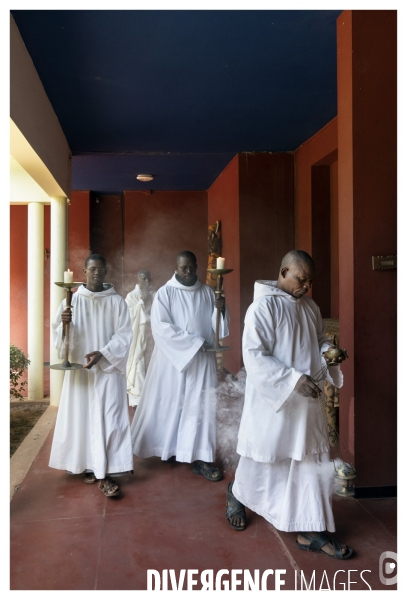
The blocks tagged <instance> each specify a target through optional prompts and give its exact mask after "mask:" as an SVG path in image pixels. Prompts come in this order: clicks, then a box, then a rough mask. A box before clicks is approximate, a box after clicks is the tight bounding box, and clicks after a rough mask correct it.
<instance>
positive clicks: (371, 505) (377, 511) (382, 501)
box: [358, 498, 397, 537]
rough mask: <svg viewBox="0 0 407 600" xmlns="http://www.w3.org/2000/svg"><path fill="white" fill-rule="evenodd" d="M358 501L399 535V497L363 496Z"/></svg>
mask: <svg viewBox="0 0 407 600" xmlns="http://www.w3.org/2000/svg"><path fill="white" fill-rule="evenodd" d="M358 502H359V504H360V505H361V506H363V508H364V509H365V510H367V511H368V512H369V513H370V514H371V515H372V516H373V517H375V518H376V519H377V520H378V521H380V523H381V524H382V525H383V526H384V527H386V529H387V530H388V531H389V533H391V534H392V535H393V536H394V537H397V498H363V499H362V498H361V499H358Z"/></svg>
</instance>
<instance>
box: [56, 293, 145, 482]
mask: <svg viewBox="0 0 407 600" xmlns="http://www.w3.org/2000/svg"><path fill="white" fill-rule="evenodd" d="M64 308H65V300H64V301H63V302H62V303H61V305H60V307H59V309H58V312H57V314H56V316H55V319H54V321H53V323H52V328H53V333H54V345H55V347H56V348H58V350H59V356H60V357H62V354H63V340H62V322H61V313H62V311H63V310H64ZM70 338H71V340H70V347H71V352H70V360H71V362H74V363H79V364H85V363H86V359H85V358H84V357H85V354H88V353H89V352H93V351H96V350H99V351H100V352H101V353H102V354H103V356H102V358H101V359H100V360H99V362H98V363H97V364H96V365H94V366H93V367H92V368H91V369H77V370H75V371H66V372H65V378H64V383H63V387H62V394H61V400H60V405H59V409H58V416H57V421H56V425H55V433H54V439H53V442H52V449H51V457H50V462H49V466H50V467H53V468H54V469H64V470H67V471H70V472H71V473H83V472H84V471H85V470H88V471H93V472H94V473H95V475H96V477H97V478H98V479H103V478H104V477H105V476H106V474H108V473H122V472H125V471H131V470H132V469H133V454H132V450H131V436H130V423H129V416H128V408H127V398H126V376H125V372H126V362H127V356H128V352H129V347H130V343H131V338H132V330H131V323H130V315H129V311H128V308H127V304H126V303H125V301H124V299H123V298H122V297H121V296H119V295H118V294H117V293H116V292H115V290H114V287H113V286H112V285H105V289H104V290H103V291H102V292H90V291H89V290H87V289H86V287H85V286H83V285H82V286H81V287H80V288H79V289H78V291H77V292H76V293H75V294H73V296H72V323H71V326H70Z"/></svg>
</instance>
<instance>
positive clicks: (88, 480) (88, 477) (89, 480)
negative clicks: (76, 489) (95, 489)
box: [82, 473, 97, 483]
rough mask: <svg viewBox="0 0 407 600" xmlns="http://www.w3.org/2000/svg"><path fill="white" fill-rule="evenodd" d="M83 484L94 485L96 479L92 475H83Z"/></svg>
mask: <svg viewBox="0 0 407 600" xmlns="http://www.w3.org/2000/svg"><path fill="white" fill-rule="evenodd" d="M82 481H83V483H96V482H97V479H96V477H95V474H94V473H85V477H84V478H83V479H82Z"/></svg>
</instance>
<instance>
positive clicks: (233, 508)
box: [226, 480, 246, 531]
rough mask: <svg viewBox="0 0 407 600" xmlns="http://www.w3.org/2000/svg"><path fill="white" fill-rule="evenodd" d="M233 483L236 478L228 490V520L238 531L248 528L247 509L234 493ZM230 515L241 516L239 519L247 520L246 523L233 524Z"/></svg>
mask: <svg viewBox="0 0 407 600" xmlns="http://www.w3.org/2000/svg"><path fill="white" fill-rule="evenodd" d="M233 483H234V480H233V481H231V482H230V483H229V485H228V491H227V492H226V520H227V522H228V523H229V525H230V527H231V528H232V529H236V531H243V529H246V510H245V507H244V505H243V504H242V503H241V502H239V500H238V499H237V498H235V497H234V495H233V494H232V486H233ZM230 517H239V519H243V520H244V521H245V524H244V525H232V523H231V522H230V521H229V519H230Z"/></svg>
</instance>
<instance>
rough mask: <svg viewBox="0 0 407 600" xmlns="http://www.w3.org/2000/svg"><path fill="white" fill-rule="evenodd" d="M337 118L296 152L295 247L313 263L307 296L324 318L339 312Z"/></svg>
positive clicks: (334, 315) (336, 314) (335, 315)
mask: <svg viewBox="0 0 407 600" xmlns="http://www.w3.org/2000/svg"><path fill="white" fill-rule="evenodd" d="M337 156H338V128H337V119H336V118H335V119H333V120H332V121H330V122H329V123H328V124H327V125H326V126H325V127H323V128H322V129H321V130H320V131H318V132H317V133H316V134H315V135H314V136H312V137H311V138H310V139H309V140H307V141H306V142H304V144H302V145H301V146H300V147H299V148H298V149H297V150H296V152H295V246H296V248H297V249H299V250H305V251H306V252H309V254H311V256H312V257H313V258H314V260H315V264H316V277H315V281H314V284H313V287H312V290H311V293H310V295H312V297H313V298H314V299H315V301H316V302H317V304H318V305H319V306H320V309H321V312H322V315H323V317H337V316H338V312H336V313H333V312H332V311H333V310H335V311H338V306H337V304H338V285H339V283H338V235H337V230H338V212H337V198H338V195H337V194H338V192H337Z"/></svg>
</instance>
